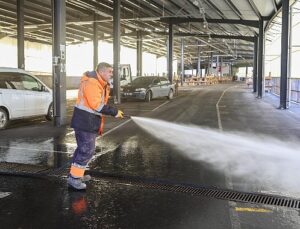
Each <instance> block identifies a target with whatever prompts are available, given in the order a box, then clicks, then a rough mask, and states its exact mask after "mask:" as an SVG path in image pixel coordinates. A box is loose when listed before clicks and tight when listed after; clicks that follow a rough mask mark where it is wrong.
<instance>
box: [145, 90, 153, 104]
mask: <svg viewBox="0 0 300 229" xmlns="http://www.w3.org/2000/svg"><path fill="white" fill-rule="evenodd" d="M151 99H152V92H151V91H147V93H146V96H145V101H146V102H148V103H149V102H150V101H151Z"/></svg>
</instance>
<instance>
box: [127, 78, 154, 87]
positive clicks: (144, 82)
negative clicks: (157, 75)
mask: <svg viewBox="0 0 300 229" xmlns="http://www.w3.org/2000/svg"><path fill="white" fill-rule="evenodd" d="M152 80H153V78H151V77H138V78H135V79H134V80H133V81H132V83H131V85H134V86H148V85H150V84H151V83H152Z"/></svg>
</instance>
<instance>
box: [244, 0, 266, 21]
mask: <svg viewBox="0 0 300 229" xmlns="http://www.w3.org/2000/svg"><path fill="white" fill-rule="evenodd" d="M247 1H248V3H249V5H250V6H251V8H252V10H253V11H254V13H255V14H256V16H257V17H258V18H259V20H261V19H262V16H261V14H260V12H259V10H258V9H257V7H256V5H255V3H254V2H253V0H247Z"/></svg>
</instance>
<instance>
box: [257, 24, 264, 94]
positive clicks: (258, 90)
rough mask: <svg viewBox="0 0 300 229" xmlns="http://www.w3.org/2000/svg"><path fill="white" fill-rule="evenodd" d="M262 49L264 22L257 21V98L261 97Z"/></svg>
mask: <svg viewBox="0 0 300 229" xmlns="http://www.w3.org/2000/svg"><path fill="white" fill-rule="evenodd" d="M263 50H264V22H263V20H260V21H259V38H258V63H257V66H258V68H257V73H258V77H257V98H262V93H263V78H264V77H263V63H264V60H263Z"/></svg>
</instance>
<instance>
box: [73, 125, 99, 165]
mask: <svg viewBox="0 0 300 229" xmlns="http://www.w3.org/2000/svg"><path fill="white" fill-rule="evenodd" d="M97 135H98V134H97V133H90V132H85V131H80V130H76V129H75V137H76V142H77V148H76V150H75V152H74V155H73V158H72V163H75V164H78V165H80V166H86V165H87V163H88V162H89V161H90V159H91V158H92V157H93V154H94V152H95V142H96V137H97Z"/></svg>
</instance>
